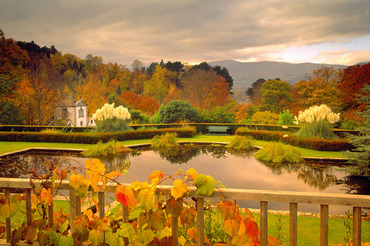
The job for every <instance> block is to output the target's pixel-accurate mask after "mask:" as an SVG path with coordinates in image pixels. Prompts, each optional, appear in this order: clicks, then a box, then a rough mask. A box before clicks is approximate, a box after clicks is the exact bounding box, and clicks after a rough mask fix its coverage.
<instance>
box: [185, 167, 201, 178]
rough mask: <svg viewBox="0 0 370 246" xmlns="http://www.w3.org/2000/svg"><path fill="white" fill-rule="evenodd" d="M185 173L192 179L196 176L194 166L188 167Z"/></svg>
mask: <svg viewBox="0 0 370 246" xmlns="http://www.w3.org/2000/svg"><path fill="white" fill-rule="evenodd" d="M186 173H187V174H189V175H190V177H191V178H192V179H193V180H194V179H195V178H196V177H197V176H198V172H197V171H196V170H195V169H194V168H190V169H189V170H187V171H186Z"/></svg>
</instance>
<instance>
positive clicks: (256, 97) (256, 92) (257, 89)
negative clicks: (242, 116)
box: [245, 78, 266, 105]
mask: <svg viewBox="0 0 370 246" xmlns="http://www.w3.org/2000/svg"><path fill="white" fill-rule="evenodd" d="M265 81H266V80H264V79H262V78H261V79H258V80H256V81H255V82H253V84H252V85H251V87H249V88H248V89H247V90H246V91H245V93H246V94H247V96H248V97H249V100H250V102H251V103H252V104H254V105H260V104H261V101H262V84H263V83H265Z"/></svg>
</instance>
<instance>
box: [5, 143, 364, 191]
mask: <svg viewBox="0 0 370 246" xmlns="http://www.w3.org/2000/svg"><path fill="white" fill-rule="evenodd" d="M99 159H100V160H101V161H102V162H103V163H104V164H105V167H106V171H107V172H110V171H113V170H114V171H120V172H122V171H123V170H125V169H128V170H129V175H127V176H126V177H125V179H124V180H122V181H123V182H133V181H137V180H140V181H145V180H146V179H147V178H148V176H149V174H150V173H151V172H152V171H154V170H162V171H163V172H166V173H176V172H177V170H178V169H183V170H187V169H188V168H190V167H193V168H195V169H197V170H198V172H199V173H204V174H209V175H212V176H214V177H215V179H217V180H221V181H222V182H223V183H224V184H225V185H226V187H232V188H251V189H269V190H295V191H325V192H336V193H338V192H339V193H351V194H369V193H370V187H369V184H370V182H369V179H368V178H363V177H356V176H349V175H347V174H346V173H345V169H343V168H342V169H339V170H338V168H332V167H322V165H320V166H319V165H314V164H312V163H300V164H290V163H284V164H276V163H266V162H263V163H261V162H258V161H257V160H256V159H255V158H254V157H253V153H241V152H235V151H231V150H229V149H226V148H224V147H221V146H215V145H181V146H179V147H176V148H171V149H161V150H156V151H149V150H146V151H142V152H141V151H134V152H132V153H130V154H126V155H122V156H115V157H114V158H99ZM85 160H86V158H81V156H78V158H71V157H69V155H66V154H64V155H58V156H55V155H50V154H49V155H45V153H43V154H41V155H39V154H36V153H30V154H23V155H14V156H10V157H8V158H3V159H2V160H0V161H1V165H0V176H1V177H15V178H29V177H30V174H32V175H42V174H46V173H48V172H49V171H50V170H53V169H54V168H55V166H56V165H60V167H61V168H68V167H71V166H75V167H76V166H78V165H79V166H84V162H85ZM168 163H171V164H173V165H168ZM177 165H179V166H177ZM171 166H172V167H171ZM298 181H301V182H298ZM301 183H303V184H301ZM307 187H310V188H307Z"/></svg>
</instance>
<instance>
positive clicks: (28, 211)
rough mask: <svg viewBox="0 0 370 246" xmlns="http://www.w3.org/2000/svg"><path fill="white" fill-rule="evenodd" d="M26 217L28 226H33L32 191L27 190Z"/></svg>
mask: <svg viewBox="0 0 370 246" xmlns="http://www.w3.org/2000/svg"><path fill="white" fill-rule="evenodd" d="M26 216H27V225H28V226H29V225H31V224H32V204H31V189H26Z"/></svg>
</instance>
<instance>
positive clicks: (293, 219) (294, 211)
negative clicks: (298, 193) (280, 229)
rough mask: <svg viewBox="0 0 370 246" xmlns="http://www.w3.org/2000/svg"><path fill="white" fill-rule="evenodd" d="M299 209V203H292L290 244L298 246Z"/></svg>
mask: <svg viewBox="0 0 370 246" xmlns="http://www.w3.org/2000/svg"><path fill="white" fill-rule="evenodd" d="M297 211H298V204H297V203H290V213H289V216H290V229H289V245H290V246H297Z"/></svg>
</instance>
